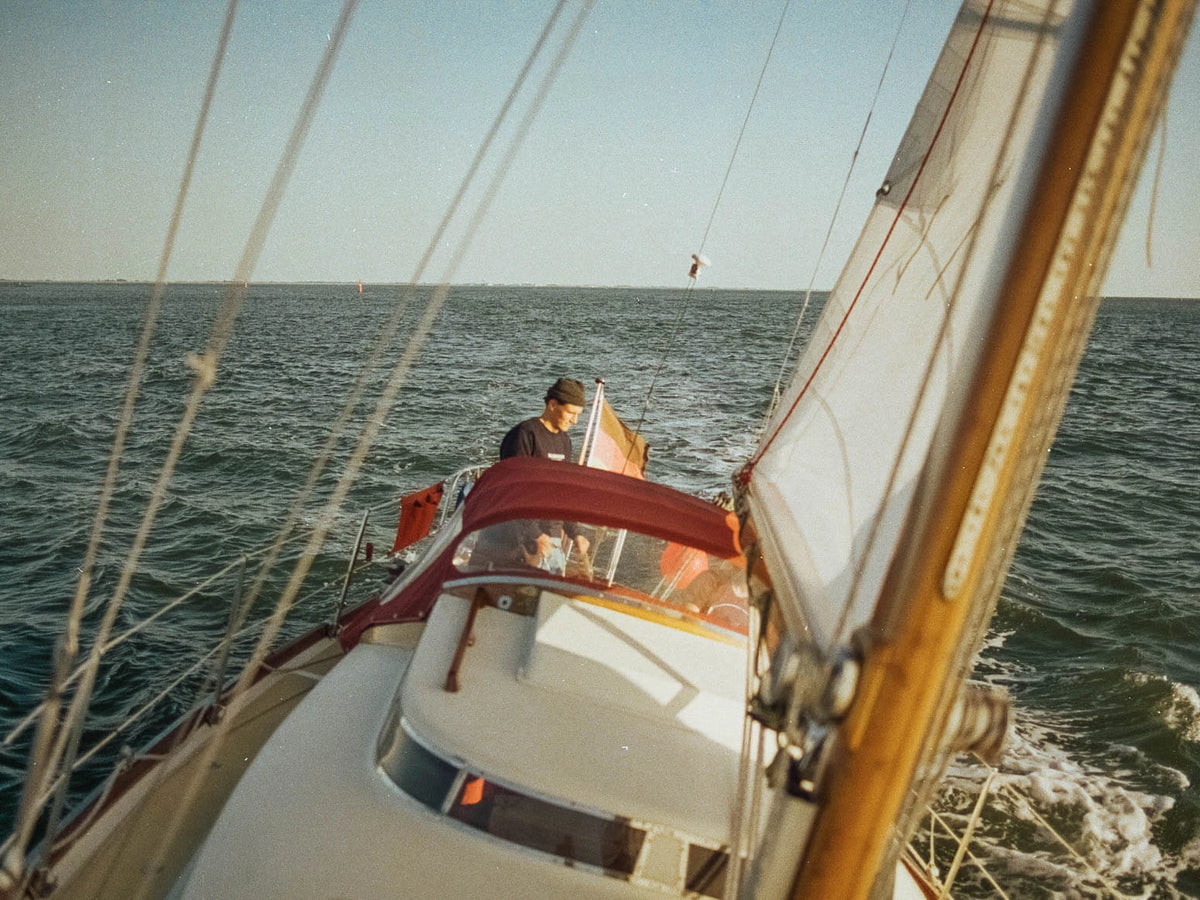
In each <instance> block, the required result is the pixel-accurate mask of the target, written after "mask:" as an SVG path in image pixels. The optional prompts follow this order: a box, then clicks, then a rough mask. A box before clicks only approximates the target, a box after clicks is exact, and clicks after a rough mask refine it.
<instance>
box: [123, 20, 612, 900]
mask: <svg viewBox="0 0 1200 900" xmlns="http://www.w3.org/2000/svg"><path fill="white" fill-rule="evenodd" d="M592 6H593V2H588V3H585V4H584V5H583V7H582V8H581V10H580V12H579V13H578V14H577V16H576V19H575V21H574V22H573V23H572V26H571V30H570V32H569V34H568V35H567V37H566V38H565V39H564V43H563V45H562V47H561V49H560V51H559V53H558V55H557V56H556V58H555V60H554V62H553V63H552V65H551V67H550V70H549V71H548V72H547V74H546V75H545V76H544V78H543V83H542V85H541V88H540V90H539V92H538V94H537V96H536V97H535V99H534V101H533V104H532V106H531V107H530V109H529V111H528V112H527V114H526V116H525V118H524V119H523V121H522V123H521V127H520V128H519V130H518V133H517V134H516V135H515V136H514V138H513V143H512V145H511V146H510V149H509V151H508V153H507V155H506V156H505V157H504V159H503V161H502V163H501V165H500V168H499V170H498V171H497V174H496V175H495V176H494V179H493V183H492V186H491V188H490V189H489V191H488V193H487V195H486V196H485V198H484V199H483V200H482V201H481V204H480V208H479V210H478V212H477V213H476V215H475V217H474V218H473V219H472V221H471V224H470V226H469V228H468V230H467V233H466V235H465V236H464V237H463V239H462V241H461V242H460V244H459V247H458V248H457V250H456V252H455V253H454V255H453V256H452V260H451V263H450V268H449V271H448V272H447V276H446V280H445V281H444V282H443V283H442V284H441V285H439V287H438V288H437V289H436V290H435V291H434V295H433V297H432V298H431V299H430V301H429V303H428V304H427V305H426V309H425V312H424V314H423V315H422V317H421V320H420V322H419V323H418V325H417V327H416V328H415V329H414V331H413V333H412V335H411V336H410V338H409V342H408V346H407V347H406V348H405V351H404V353H403V355H402V356H401V358H400V359H399V360H398V361H397V363H396V365H395V366H394V367H393V370H392V374H391V377H390V379H389V381H388V384H387V386H386V388H385V390H384V392H383V394H382V395H381V396H380V399H379V401H378V404H377V406H376V410H375V413H374V414H373V415H372V417H371V418H370V420H368V422H367V423H366V425H365V426H364V427H363V429H362V431H361V433H360V437H359V442H358V446H357V447H356V449H355V452H354V454H353V456H352V457H351V459H350V461H349V462H348V464H347V466H346V468H345V470H344V471H343V474H342V476H341V478H340V479H339V481H338V484H337V486H336V488H335V490H334V493H333V495H332V496H331V498H330V499H329V501H328V503H327V504H326V507H325V510H324V511H323V512H322V514H321V515H320V517H319V519H318V524H317V527H316V528H315V529H314V530H313V533H312V537H311V538H310V540H309V542H308V545H307V546H306V548H305V550H304V552H303V553H302V555H301V558H300V560H299V562H298V563H297V565H296V568H295V569H294V570H293V572H292V576H291V578H290V579H289V581H288V584H287V586H286V587H285V588H284V590H283V592H282V593H281V595H280V597H279V600H278V602H277V604H276V607H275V611H274V613H273V614H272V616H271V618H270V619H269V620H268V622H267V625H266V627H265V628H264V629H263V632H262V635H261V637H260V639H259V642H258V645H257V646H256V648H255V650H254V653H253V655H252V656H251V659H250V661H249V662H248V663H247V664H246V666H245V667H244V668H243V670H242V675H241V677H240V678H239V679H238V684H237V686H236V687H235V688H234V690H233V700H232V701H231V704H230V706H231V711H230V714H229V715H227V716H225V717H224V718H223V719H222V720H221V721H220V722H219V723H218V725H217V726H216V732H215V733H214V735H213V739H212V740H211V741H210V742H209V746H208V747H207V748H206V750H205V753H204V757H203V759H202V761H201V763H200V765H199V767H198V768H197V775H196V777H194V778H193V779H192V780H191V782H190V783H189V784H188V786H187V789H186V790H185V792H184V795H183V800H182V801H181V802H180V804H179V813H178V814H177V816H176V818H175V821H174V822H172V823H171V826H170V827H169V828H168V829H166V831H165V832H164V834H163V838H162V841H161V842H160V845H159V851H158V853H157V854H156V855H155V859H154V860H152V861H151V871H153V868H154V866H157V865H158V864H159V863H160V862H161V860H162V858H163V857H164V855H165V854H166V852H167V851H168V848H169V846H170V844H171V842H172V840H173V839H174V836H175V835H176V834H177V833H178V829H179V827H180V826H181V824H182V812H183V810H186V809H187V808H188V807H189V806H190V805H191V803H192V802H193V800H194V799H195V797H196V796H197V794H198V793H199V790H200V780H201V777H202V775H203V772H204V771H205V770H206V768H207V766H208V765H209V764H210V763H211V761H212V758H213V755H214V754H215V751H216V748H217V747H219V746H220V745H221V744H222V743H223V742H224V739H225V737H226V735H227V734H228V728H229V723H230V722H231V721H233V720H234V719H235V718H236V708H237V706H238V705H239V704H240V701H241V699H242V696H243V692H244V690H245V688H246V687H247V686H248V685H249V683H250V680H251V679H252V677H253V674H254V672H255V670H256V667H257V665H258V664H259V663H261V662H262V660H263V659H264V658H265V656H266V651H267V648H268V647H269V646H270V645H271V643H272V642H273V641H274V638H275V636H276V634H277V633H278V631H279V628H280V626H281V624H282V621H283V618H284V616H285V615H286V614H287V612H288V610H289V609H290V608H291V605H292V603H293V602H294V600H295V598H296V595H297V594H298V592H299V589H300V586H301V585H302V584H303V582H304V579H305V577H306V576H307V574H308V570H309V568H310V567H311V564H312V561H313V559H315V557H316V553H317V551H318V550H319V549H320V548H321V546H322V545H323V544H324V541H325V537H326V535H327V534H328V531H329V528H330V527H331V526H332V523H333V518H334V516H335V515H336V513H337V511H338V510H339V509H340V507H341V504H342V503H343V501H344V500H345V498H346V495H347V494H348V493H349V490H350V487H351V485H352V484H353V482H354V480H355V478H356V477H357V474H358V471H359V469H360V468H361V466H362V463H363V461H364V460H365V459H366V455H367V452H368V451H369V450H370V447H371V446H372V444H373V442H374V439H375V436H376V435H377V433H378V431H379V428H380V427H381V426H382V424H383V420H384V418H385V417H386V415H387V412H388V410H389V409H390V407H391V405H392V402H393V401H394V399H395V396H396V394H397V393H398V391H399V389H400V387H401V385H402V384H403V382H404V380H405V378H406V377H407V374H408V372H409V370H410V369H411V367H412V365H413V362H414V361H415V358H416V356H417V354H418V352H419V350H420V348H421V346H422V345H423V343H424V340H425V338H426V337H427V336H428V333H429V331H430V330H431V328H432V326H433V321H434V319H435V318H436V317H437V314H438V312H439V311H440V308H441V306H442V304H443V303H444V301H445V297H446V295H447V294H448V292H449V284H448V281H449V279H450V278H451V277H452V276H453V274H454V272H456V271H457V269H458V266H459V264H460V262H461V259H462V256H463V254H464V253H465V251H466V248H467V246H468V245H469V243H470V242H471V240H472V239H473V237H474V234H475V232H476V230H477V229H478V226H479V224H480V221H481V219H482V217H483V215H484V213H485V212H486V211H487V208H488V206H489V205H490V203H491V202H492V200H493V199H494V198H495V196H496V193H497V192H498V191H499V184H500V182H501V180H502V179H503V177H504V175H505V174H506V173H507V170H508V168H509V167H510V165H511V163H512V161H513V160H514V159H515V156H516V151H517V149H518V148H519V146H520V145H521V143H522V142H523V141H524V139H525V137H526V135H527V134H528V132H529V129H530V128H531V127H532V124H533V120H534V118H535V117H536V115H537V113H538V112H539V111H540V109H541V106H542V104H543V103H544V102H545V99H546V96H547V95H548V93H549V89H550V86H551V84H552V83H553V81H554V80H555V78H556V76H557V74H558V72H559V71H560V70H561V68H562V64H563V63H564V62H565V60H566V56H567V53H568V52H569V50H570V48H571V46H572V45H573V44H574V42H575V40H576V38H577V37H578V35H579V32H580V30H581V29H582V27H583V23H584V21H585V19H586V18H587V15H588V13H590V11H591V8H592ZM148 887H149V883H146V884H144V886H143V890H142V892H140V893H139V895H138V897H141V896H144V892H145V889H146V888H148Z"/></svg>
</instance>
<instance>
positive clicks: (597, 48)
mask: <svg viewBox="0 0 1200 900" xmlns="http://www.w3.org/2000/svg"><path fill="white" fill-rule="evenodd" d="M339 5H340V4H338V3H335V2H317V0H310V2H300V3H283V2H274V3H266V2H253V0H244V2H243V4H242V8H241V10H240V14H239V20H238V22H237V25H236V26H235V29H234V34H233V40H232V45H231V49H230V54H229V58H228V61H227V64H226V67H225V70H224V71H223V74H222V79H221V82H220V84H219V86H218V91H217V98H216V102H215V107H214V110H213V117H212V121H211V127H210V129H209V132H208V133H207V135H206V136H205V139H204V144H203V146H202V149H201V154H200V158H199V161H198V167H197V171H196V177H195V183H194V185H193V192H192V195H191V199H190V203H189V206H188V208H187V210H186V212H185V215H184V222H183V228H182V230H181V234H180V237H179V242H178V244H177V249H176V253H175V255H174V257H173V262H172V264H171V266H170V269H169V272H168V277H169V278H170V279H171V280H179V281H182V280H206V279H226V278H230V277H232V275H233V272H234V267H235V265H236V263H237V260H238V258H239V256H240V254H241V251H242V247H243V244H244V242H245V240H246V235H247V233H248V231H249V228H250V225H251V223H252V222H253V220H254V216H255V214H256V212H257V209H258V205H259V203H260V202H261V199H262V195H263V193H264V191H265V189H266V185H267V184H268V182H269V180H270V178H271V175H272V173H273V171H274V168H275V164H276V162H277V160H278V158H279V156H280V153H281V151H282V148H283V145H284V142H285V140H286V137H287V134H288V132H289V130H290V128H291V125H292V122H293V120H294V118H295V115H296V111H297V110H298V108H299V106H300V103H301V101H302V99H303V96H304V93H305V91H306V90H307V87H308V83H309V81H310V79H311V77H312V73H313V71H314V69H315V67H316V64H317V61H318V59H319V58H320V55H321V53H322V51H323V49H324V46H325V43H326V40H327V35H328V33H329V31H330V30H331V29H332V27H333V24H334V22H335V20H336V18H337V13H338V8H339ZM551 6H552V3H550V2H537V3H535V2H524V3H516V2H514V3H483V2H480V3H466V2H440V0H428V2H413V3H403V4H400V3H382V2H372V0H364V2H363V4H362V6H361V8H360V9H359V11H358V14H357V16H356V18H355V20H354V23H353V25H352V26H351V31H350V33H349V37H348V40H347V44H346V47H345V49H344V52H343V54H342V56H341V58H340V59H339V61H338V65H337V69H336V70H335V72H334V75H333V78H332V80H331V82H330V86H329V90H328V92H327V94H326V97H325V100H324V102H323V104H322V107H321V109H320V112H319V113H318V117H317V121H316V122H315V124H314V126H313V129H312V132H311V134H310V136H309V140H308V143H307V144H306V146H305V148H304V152H303V155H302V157H301V159H300V163H299V165H298V167H297V169H296V172H295V176H294V177H293V179H292V182H291V185H290V187H289V189H288V193H287V195H286V198H285V200H284V203H283V205H282V207H281V209H280V212H279V217H278V219H277V221H276V223H275V226H274V228H273V230H272V232H271V234H270V237H269V239H268V242H267V244H266V247H265V249H264V252H263V255H262V257H261V260H260V262H259V265H258V267H257V269H256V271H255V273H254V277H255V278H256V279H258V280H280V281H290V280H313V281H337V280H346V281H353V280H355V279H359V278H361V279H363V280H366V281H389V282H394V281H406V280H408V279H409V278H410V277H412V275H413V273H414V269H415V267H416V264H417V261H418V259H419V258H420V255H421V252H422V250H423V249H424V247H425V244H426V243H427V242H428V240H429V238H430V236H431V234H432V233H433V230H434V228H435V227H436V224H437V222H438V220H439V219H440V217H441V215H442V213H443V211H444V210H445V208H446V206H447V204H448V202H449V200H450V198H451V197H452V196H453V192H454V190H455V188H456V186H457V184H458V181H459V179H460V178H461V177H462V175H463V173H464V172H465V170H466V168H467V165H468V164H469V162H470V160H471V158H472V155H473V154H474V152H475V149H476V147H477V146H478V142H479V141H480V140H481V139H482V137H483V135H484V134H485V133H486V130H487V127H488V125H489V123H490V121H491V119H492V117H493V116H494V114H495V112H496V110H497V109H498V108H499V106H500V103H501V102H502V100H503V98H504V96H505V94H506V92H507V90H508V88H509V86H510V84H511V83H512V80H513V78H514V77H515V75H516V73H517V71H518V70H519V68H520V66H521V64H522V62H523V61H524V58H525V56H526V55H527V53H528V52H529V49H530V48H531V46H532V44H533V41H534V39H535V37H536V35H537V33H538V31H539V30H540V28H541V25H542V23H543V21H544V19H545V17H546V15H547V14H548V12H549V9H550V8H551ZM780 7H781V4H780V3H777V2H771V3H759V2H745V3H732V2H729V3H715V2H713V3H705V2H697V0H691V2H666V0H662V2H634V0H625V2H613V0H600V2H598V3H597V5H596V8H595V9H594V10H593V12H592V14H591V16H590V17H589V19H588V21H587V24H586V25H585V28H584V30H583V33H582V34H581V36H580V39H579V42H578V45H577V47H576V50H575V53H574V54H573V56H572V57H571V58H570V60H569V62H568V63H567V65H566V67H565V68H564V70H563V71H562V73H561V75H560V78H559V80H558V82H557V84H556V85H555V88H554V90H553V92H552V93H551V95H550V98H549V101H548V104H547V106H546V108H545V110H544V111H543V113H542V115H541V116H540V118H539V119H538V121H537V123H536V125H535V126H534V128H533V130H532V132H531V133H530V135H529V139H528V141H527V142H526V144H525V147H524V149H523V151H522V153H521V155H520V157H519V158H518V159H517V162H516V164H515V165H514V166H513V169H512V171H511V172H510V174H509V177H508V179H507V180H506V182H505V185H504V187H503V189H502V190H501V192H500V194H499V196H498V197H497V200H496V203H495V205H494V208H493V211H492V214H491V215H490V217H489V218H488V219H487V221H486V223H485V225H484V227H483V228H482V229H481V230H480V232H479V234H478V235H477V238H476V241H475V243H474V244H473V246H472V249H471V251H470V252H469V253H468V255H467V257H466V259H465V260H464V261H463V265H462V268H461V269H460V270H459V271H458V273H457V274H456V276H455V280H456V281H486V282H493V283H558V284H635V285H661V286H668V287H675V286H679V285H681V284H682V283H684V281H685V275H686V268H687V264H688V257H689V255H690V254H691V253H692V252H694V251H695V250H696V249H697V248H698V245H699V242H700V240H701V237H702V236H703V234H704V230H705V226H706V224H707V222H708V219H709V215H710V212H711V210H712V206H713V202H714V199H715V197H716V195H717V191H718V189H719V188H720V185H721V179H722V177H723V175H724V173H725V168H726V165H727V164H728V161H729V154H730V153H731V151H732V148H733V145H734V142H735V140H736V137H737V134H738V130H739V129H740V127H741V125H742V120H743V118H744V116H745V113H746V108H747V103H748V101H749V98H750V96H751V94H752V93H753V90H754V85H755V82H756V81H757V79H758V74H759V70H760V68H761V65H762V61H763V58H764V55H765V53H766V49H767V46H768V45H769V43H770V38H771V35H772V34H773V32H774V29H775V25H776V21H777V19H778V16H779V11H780ZM956 8H957V4H956V3H952V2H949V0H912V4H911V8H910V10H909V13H908V17H907V19H906V21H905V25H904V29H903V32H902V38H901V45H900V47H899V49H898V50H897V53H896V57H895V59H894V61H893V64H892V69H891V72H890V74H889V76H888V80H887V82H886V83H885V86H884V90H883V94H882V97H881V100H880V104H879V106H878V108H877V109H876V112H875V115H874V118H873V119H872V127H871V131H870V132H869V134H868V139H867V144H866V146H865V148H864V151H863V153H862V155H861V156H860V158H859V161H858V164H857V168H856V176H855V179H854V181H853V182H852V184H851V188H850V191H849V193H848V195H847V200H846V202H845V204H844V206H843V209H842V212H841V215H840V217H839V219H838V223H837V227H836V229H835V233H834V238H833V242H832V245H831V247H830V249H829V251H828V252H827V256H826V259H825V261H824V262H823V264H822V266H821V268H820V270H819V272H818V273H817V274H816V286H817V287H818V288H824V287H829V286H830V285H831V284H832V282H833V280H834V278H835V277H836V274H837V270H838V269H839V268H840V266H841V264H842V262H843V261H844V259H845V257H846V255H847V253H848V252H849V249H850V247H851V245H852V243H853V241H854V238H855V237H856V236H857V233H858V230H859V228H860V226H861V223H862V221H863V218H864V217H865V215H866V212H867V210H868V208H869V206H870V204H871V202H872V200H873V196H874V190H875V187H876V186H877V184H878V182H879V180H880V179H881V178H882V175H883V173H884V171H885V169H886V166H887V163H888V161H889V160H890V158H891V155H892V152H893V150H894V149H895V146H896V143H897V141H898V139H899V137H900V134H901V132H902V131H903V128H904V127H905V125H906V124H907V121H908V117H909V115H910V113H911V111H912V107H913V105H914V103H915V101H916V99H917V97H918V95H919V93H920V91H921V89H922V87H923V86H924V81H925V78H926V76H927V75H928V72H929V69H930V68H931V67H932V64H933V61H934V58H935V57H936V54H937V52H938V50H939V49H940V46H941V41H942V39H943V37H944V34H945V31H946V29H947V28H948V26H949V22H950V21H951V19H952V18H953V15H954V13H955V11H956ZM903 9H904V3H903V0H857V2H854V0H846V2H832V0H820V2H818V0H793V4H792V8H791V9H790V11H789V13H788V16H787V19H786V21H785V24H784V30H783V34H782V37H781V45H780V48H779V49H777V50H776V55H775V56H774V58H773V60H772V65H771V67H770V69H769V70H768V72H767V76H766V79H765V81H764V85H763V89H762V93H761V95H760V98H759V104H758V106H757V107H756V108H755V111H754V115H753V117H752V118H751V121H750V124H749V128H748V130H747V134H746V138H745V141H744V142H743V145H742V148H741V153H740V155H739V159H738V163H737V166H736V167H735V168H734V170H733V175H732V177H731V179H730V181H729V184H728V187H727V188H726V191H725V194H724V197H723V200H722V204H721V206H720V208H719V209H718V211H717V215H716V218H715V220H714V223H713V227H712V231H711V234H710V236H709V239H708V243H707V245H706V247H705V252H706V254H707V255H708V256H710V257H711V258H712V260H713V266H712V267H711V268H710V269H708V270H706V271H705V273H704V275H703V276H702V277H703V281H702V284H704V285H706V286H711V287H759V288H784V289H803V288H804V287H806V286H807V285H808V283H809V281H810V280H811V279H812V278H813V268H814V265H815V260H816V257H817V253H818V251H819V250H820V247H821V242H822V240H823V237H824V234H825V229H826V227H827V223H828V221H829V217H830V215H831V214H832V211H833V208H834V203H835V202H836V198H837V193H838V191H839V189H840V187H841V184H842V180H843V178H844V177H845V172H846V169H847V166H848V165H849V162H850V158H851V153H852V151H853V148H854V145H855V143H856V141H857V139H858V134H859V131H860V130H861V128H862V123H863V120H864V118H865V116H866V114H867V110H868V108H869V104H870V99H871V96H872V94H873V92H874V90H875V86H876V83H877V81H878V78H879V73H880V71H881V68H882V66H883V63H884V60H885V58H886V56H887V52H888V48H889V46H890V43H891V39H892V36H893V33H894V32H895V29H896V27H897V24H898V22H899V20H900V16H901V13H902V11H903ZM223 16H224V4H223V3H217V2H211V3H192V2H182V0H159V2H155V3H148V2H121V0H109V2H96V3H85V2H77V3H68V2H59V3H50V2H45V3H44V2H33V0H24V2H16V0H0V122H2V123H3V127H2V128H0V278H21V279H41V278H48V279H101V278H126V279H131V280H133V279H150V278H153V276H154V273H155V269H156V266H157V262H158V258H159V255H160V253H161V248H162V243H163V240H164V237H165V233H166V227H167V223H168V221H169V218H170V213H171V210H172V207H173V204H174V199H175V191H176V189H177V187H178V184H179V179H180V176H181V174H182V171H183V166H184V161H185V157H186V152H187V148H188V145H189V142H190V139H191V132H192V129H193V127H194V123H195V118H196V115H197V112H198V108H199V103H200V99H201V96H202V94H203V90H204V84H205V80H206V78H207V74H208V69H209V66H210V64H211V60H212V54H213V52H214V48H215V46H216V41H217V37H218V34H219V30H220V27H221V22H222V18H223ZM1197 44H1198V41H1197V40H1195V39H1193V40H1192V41H1190V43H1189V47H1188V50H1187V52H1186V55H1185V58H1184V61H1183V64H1182V67H1181V71H1180V76H1179V78H1178V79H1177V82H1176V88H1175V91H1174V93H1173V96H1172V105H1171V113H1170V117H1169V119H1168V134H1167V155H1166V161H1165V164H1164V169H1163V173H1162V183H1161V188H1160V195H1159V206H1158V212H1157V218H1156V221H1155V223H1154V228H1153V251H1154V265H1153V267H1152V268H1149V269H1147V267H1146V263H1145V250H1144V245H1145V236H1146V227H1147V209H1148V206H1149V192H1148V190H1146V187H1147V185H1146V184H1145V183H1144V184H1143V185H1142V187H1141V188H1140V189H1139V192H1138V194H1137V196H1136V197H1135V200H1134V203H1133V204H1132V206H1131V210H1130V215H1129V219H1128V222H1127V225H1126V233H1125V234H1124V235H1123V237H1122V240H1121V242H1120V244H1119V246H1118V249H1117V252H1116V255H1115V257H1114V261H1113V266H1112V268H1111V270H1110V275H1109V280H1108V285H1107V288H1106V293H1109V294H1119V295H1160V296H1191V297H1200V262H1198V261H1197V251H1198V250H1200V216H1197V214H1196V198H1197V197H1198V196H1200V165H1197V162H1196V160H1197V150H1198V149H1200V108H1198V107H1200V48H1198V46H1197ZM1157 149H1158V148H1157V141H1156V143H1155V145H1154V146H1153V147H1152V148H1151V162H1153V161H1154V159H1155V158H1156V155H1157ZM1147 181H1148V179H1146V178H1143V182H1147ZM446 265H447V263H446V259H445V257H440V258H438V259H437V260H436V261H435V263H434V265H433V266H432V268H431V269H430V270H429V271H428V272H427V273H426V276H425V278H424V280H426V281H436V280H439V279H440V278H441V277H442V275H443V274H444V272H445V271H446Z"/></svg>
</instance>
